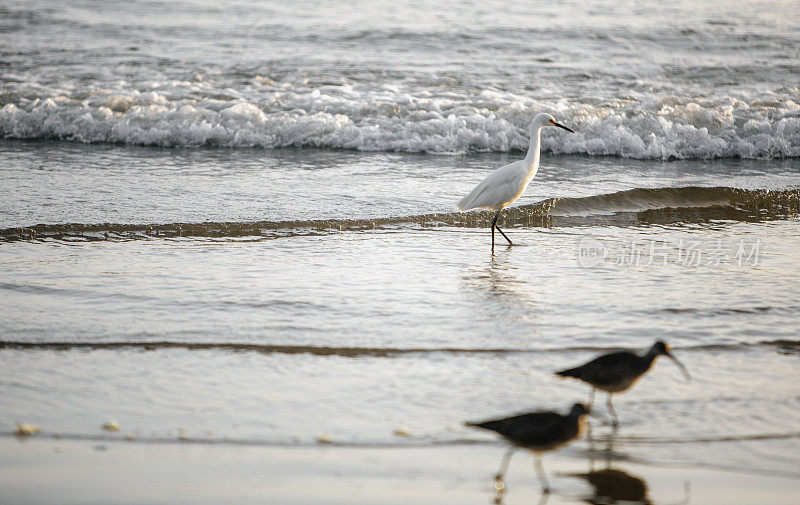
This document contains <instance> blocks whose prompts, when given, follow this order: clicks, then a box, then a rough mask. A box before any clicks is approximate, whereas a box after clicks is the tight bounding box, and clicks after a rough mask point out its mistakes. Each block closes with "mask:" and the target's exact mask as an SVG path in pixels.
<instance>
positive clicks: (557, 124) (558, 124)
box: [550, 121, 575, 133]
mask: <svg viewBox="0 0 800 505" xmlns="http://www.w3.org/2000/svg"><path fill="white" fill-rule="evenodd" d="M550 124H552V125H553V126H558V127H559V128H563V129H565V130H567V131H568V132H570V133H575V132H574V131H572V130H570V129H569V128H567V127H566V126H564V125H563V124H561V123H556V122H555V121H550Z"/></svg>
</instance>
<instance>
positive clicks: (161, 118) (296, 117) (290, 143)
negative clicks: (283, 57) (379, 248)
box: [0, 76, 800, 159]
mask: <svg viewBox="0 0 800 505" xmlns="http://www.w3.org/2000/svg"><path fill="white" fill-rule="evenodd" d="M13 78H14V76H6V79H10V80H11V81H12V82H13V81H14V79H13ZM198 79H199V80H197V81H175V82H171V83H159V84H158V85H154V86H153V89H151V90H146V91H140V90H131V89H129V88H127V87H123V88H121V89H119V90H111V89H100V90H97V89H93V90H85V89H84V90H75V91H67V90H61V89H44V90H43V89H42V88H43V87H42V86H38V85H36V83H25V82H14V85H15V86H14V88H15V89H19V92H18V93H15V94H14V95H16V96H17V97H19V98H17V99H11V100H9V99H8V95H7V96H6V99H5V100H3V99H2V98H3V97H0V106H2V107H0V137H3V138H6V139H62V140H69V141H75V142H84V143H123V144H136V145H145V146H163V147H200V146H217V147H235V148H243V147H257V148H278V147H314V148H337V149H354V150H364V151H398V152H409V153H418V152H426V153H441V154H458V153H467V152H475V151H496V152H506V151H514V150H525V149H527V147H528V132H527V126H528V124H529V123H530V120H531V118H532V116H533V115H534V114H535V113H536V112H540V111H546V112H550V113H552V114H554V115H555V116H557V117H558V119H559V120H560V121H562V122H563V123H565V124H567V125H569V126H570V127H571V128H572V129H574V130H575V131H576V133H575V134H572V135H570V134H567V133H565V132H561V131H560V130H559V131H550V132H548V133H547V134H546V135H544V137H543V149H544V151H546V152H552V153H569V154H587V155H612V156H621V157H626V158H637V159H692V158H764V159H768V158H788V157H797V156H800V104H798V103H797V102H796V101H794V100H793V99H792V97H796V96H797V90H796V89H794V90H784V91H785V92H782V93H777V94H771V95H765V96H761V95H753V96H740V97H717V98H702V97H693V96H664V95H652V94H646V93H640V94H637V93H632V94H631V95H630V96H628V97H625V98H618V99H612V100H606V101H599V100H597V101H592V100H581V99H571V100H570V99H559V100H535V99H531V98H528V97H525V96H521V95H519V94H514V93H511V92H501V91H495V90H484V91H474V92H453V93H442V92H437V93H433V92H431V91H429V90H426V89H424V88H423V89H411V88H405V87H401V86H395V85H382V86H379V87H376V85H350V84H348V85H323V86H319V87H315V88H313V89H310V88H305V89H295V88H294V87H293V86H288V85H286V83H284V84H282V85H278V84H275V83H271V82H268V81H269V80H268V79H265V78H261V77H259V76H256V77H255V78H254V79H253V80H252V83H251V84H249V85H247V86H243V88H242V89H241V90H233V89H230V88H225V89H219V88H217V87H215V86H214V85H211V84H209V83H207V82H205V81H203V80H202V79H201V78H199V76H198ZM20 80H22V78H21V77H20ZM29 88H30V89H29ZM30 96H35V97H36V98H22V97H30ZM12 98H14V97H13V96H12ZM795 99H796V98H795ZM3 102H5V103H3Z"/></svg>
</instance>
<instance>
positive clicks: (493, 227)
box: [492, 209, 514, 247]
mask: <svg viewBox="0 0 800 505" xmlns="http://www.w3.org/2000/svg"><path fill="white" fill-rule="evenodd" d="M501 212H503V209H500V210H498V211H497V214H495V215H494V219H492V247H494V229H495V228H497V231H499V232H500V235H502V236H503V238H504V239H506V240H508V245H514V242H512V241H511V239H510V238H508V237H507V236H506V234H505V233H503V230H501V229H500V227H499V226H497V218H498V217H500V213H501Z"/></svg>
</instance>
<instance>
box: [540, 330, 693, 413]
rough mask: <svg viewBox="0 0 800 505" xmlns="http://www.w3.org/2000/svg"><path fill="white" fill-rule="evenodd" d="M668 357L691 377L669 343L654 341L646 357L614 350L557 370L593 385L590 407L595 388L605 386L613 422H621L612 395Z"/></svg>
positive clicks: (624, 388) (621, 390)
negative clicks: (662, 357)
mask: <svg viewBox="0 0 800 505" xmlns="http://www.w3.org/2000/svg"><path fill="white" fill-rule="evenodd" d="M662 354H663V355H664V356H667V357H668V358H670V359H672V361H674V362H675V363H676V364H677V365H678V366H679V367H680V369H681V371H682V372H683V374H684V376H685V377H686V380H687V381H688V380H690V377H689V372H688V371H687V370H686V367H685V366H683V364H682V363H681V362H680V361H678V359H677V358H676V357H675V356H673V355H672V354H671V353H670V352H669V346H668V345H667V344H665V343H664V342H662V341H660V340H659V341H658V342H656V343H655V344H653V347H651V348H650V350H649V351H647V353H646V354H645V355H644V356H639V355H637V354H634V353H632V352H628V351H624V352H612V353H611V354H606V355H604V356H600V357H599V358H595V359H593V360H592V361H590V362H588V363H586V364H584V365H581V366H579V367H576V368H570V369H569V370H562V371H560V372H556V375H561V376H562V377H574V378H576V379H578V380H582V381H583V382H585V383H587V384H589V385H591V386H592V394H591V397H590V399H589V407H590V408H591V406H592V403H594V390H595V389H602V390H603V391H605V392H607V393H608V411H609V412H610V413H611V415H612V416H613V418H614V425H615V426H616V425H617V424H618V422H619V421H618V419H617V413H616V412H614V406H613V405H612V404H611V395H613V394H614V393H621V392H623V391H625V390H627V389H629V388H630V387H631V386H633V385H634V384H636V381H638V380H639V379H640V378H641V377H642V376H643V375H644V374H645V373H646V372H647V371H648V370H650V367H652V366H653V362H654V361H655V359H656V358H657V357H658V356H661V355H662Z"/></svg>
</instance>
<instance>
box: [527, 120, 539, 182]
mask: <svg viewBox="0 0 800 505" xmlns="http://www.w3.org/2000/svg"><path fill="white" fill-rule="evenodd" d="M541 147H542V128H541V127H539V128H536V129H535V130H534V131H532V132H531V145H530V147H528V154H527V155H525V165H526V166H527V167H528V172H532V173H536V170H537V169H538V168H539V151H540V150H541Z"/></svg>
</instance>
